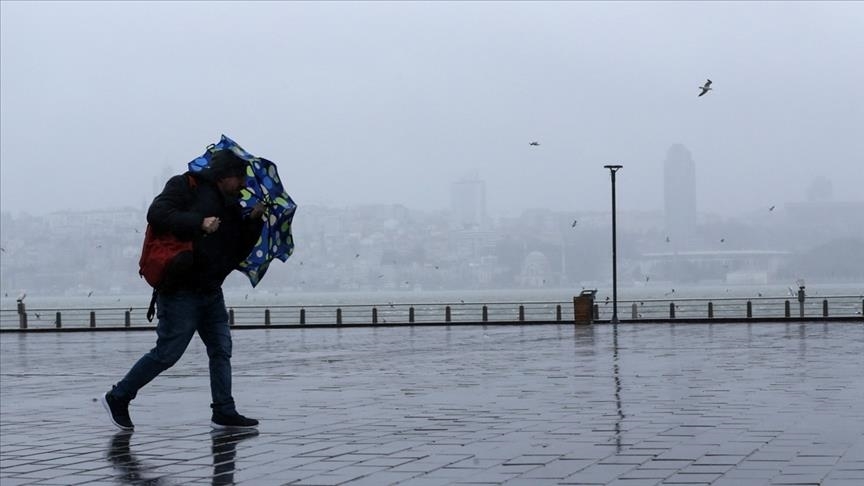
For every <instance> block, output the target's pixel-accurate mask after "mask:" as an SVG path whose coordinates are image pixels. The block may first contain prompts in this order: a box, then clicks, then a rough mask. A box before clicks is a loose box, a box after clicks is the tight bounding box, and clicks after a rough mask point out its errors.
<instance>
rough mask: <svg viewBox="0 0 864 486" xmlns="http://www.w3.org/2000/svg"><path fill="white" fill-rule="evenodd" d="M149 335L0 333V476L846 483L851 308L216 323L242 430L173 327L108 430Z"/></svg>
mask: <svg viewBox="0 0 864 486" xmlns="http://www.w3.org/2000/svg"><path fill="white" fill-rule="evenodd" d="M152 340H153V336H152V335H151V334H150V333H149V332H126V333H122V332H120V333H99V334H96V333H93V334H90V333H75V334H28V335H10V334H4V335H2V339H0V483H2V484H3V485H4V486H6V485H7V484H9V485H16V484H85V483H92V484H124V483H129V484H154V485H155V484H254V485H258V484H262V485H268V484H307V485H311V484H355V485H362V484H369V485H382V484H417V485H431V484H462V483H466V484H510V485H520V484H521V485H545V484H549V485H552V484H610V485H612V484H614V485H620V484H627V485H630V486H641V485H644V484H713V485H721V486H722V485H750V484H823V485H832V484H834V485H853V484H854V485H861V484H864V407H861V405H860V404H861V403H864V380H862V378H861V371H862V369H864V324H859V323H845V324H844V323H828V324H823V323H804V324H799V323H790V324H746V323H741V324H716V325H703V324H699V325H688V324H686V323H676V324H668V325H663V324H649V325H645V324H642V325H631V324H621V325H617V326H612V325H598V326H594V327H587V326H585V327H573V326H565V325H561V326H549V325H545V326H522V327H496V326H488V327H453V328H450V329H448V328H437V327H434V328H423V327H418V328H378V329H375V328H371V329H370V328H363V329H337V330H334V329H310V330H259V331H250V330H246V331H238V332H235V334H234V360H233V363H234V371H235V379H234V383H235V385H234V386H235V398H236V400H237V402H238V406H239V408H240V411H241V412H242V413H244V414H246V415H249V416H253V417H256V418H259V419H261V421H262V423H261V427H260V433H257V434H256V433H251V434H250V433H247V434H239V433H232V432H227V433H226V432H211V431H210V429H209V417H210V416H209V411H210V410H209V401H210V400H209V382H208V379H207V356H206V352H205V350H204V347H203V346H202V345H201V344H200V342H197V341H195V342H194V343H193V345H191V346H190V349H189V351H188V352H187V354H186V356H184V357H183V359H181V361H180V362H179V363H178V364H177V365H176V366H175V367H174V368H172V369H170V370H168V371H167V372H166V373H165V374H163V375H162V376H160V377H159V378H157V379H156V380H155V381H154V382H153V383H151V384H150V385H148V386H147V387H146V388H145V389H144V390H142V392H141V394H140V395H139V397H138V399H137V400H136V401H135V402H133V404H132V407H131V410H130V411H131V413H132V418H133V420H134V421H135V423H136V427H137V430H136V432H135V433H134V434H128V433H121V434H115V433H114V432H115V431H114V430H113V429H112V427H111V426H110V425H109V424H107V423H106V420H105V418H104V417H103V416H102V414H103V413H104V412H103V411H102V410H101V409H100V408H99V407H98V404H95V403H93V402H92V398H93V397H94V396H96V395H97V394H98V393H100V392H102V391H104V390H105V389H106V388H107V387H108V386H110V384H111V383H112V382H113V381H116V379H117V378H119V376H120V374H122V373H123V372H125V371H126V369H127V368H128V367H129V366H130V365H131V364H132V363H133V362H134V360H135V359H137V358H138V357H139V356H140V355H141V354H143V353H144V352H146V351H147V350H148V349H149V348H150V347H151V346H152ZM106 445H107V446H106Z"/></svg>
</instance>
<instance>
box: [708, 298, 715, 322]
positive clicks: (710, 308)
mask: <svg viewBox="0 0 864 486" xmlns="http://www.w3.org/2000/svg"><path fill="white" fill-rule="evenodd" d="M713 318H714V302H708V319H713Z"/></svg>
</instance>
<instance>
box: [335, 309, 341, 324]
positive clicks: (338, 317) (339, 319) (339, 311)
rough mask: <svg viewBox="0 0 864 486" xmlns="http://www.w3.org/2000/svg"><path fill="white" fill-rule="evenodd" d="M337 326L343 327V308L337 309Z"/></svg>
mask: <svg viewBox="0 0 864 486" xmlns="http://www.w3.org/2000/svg"><path fill="white" fill-rule="evenodd" d="M336 325H337V326H341V325H342V308H341V307H337V308H336Z"/></svg>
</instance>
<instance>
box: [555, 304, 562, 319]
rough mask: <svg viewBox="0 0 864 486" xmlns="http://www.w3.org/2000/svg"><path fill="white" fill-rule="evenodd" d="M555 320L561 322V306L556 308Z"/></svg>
mask: <svg viewBox="0 0 864 486" xmlns="http://www.w3.org/2000/svg"><path fill="white" fill-rule="evenodd" d="M555 320H556V321H557V322H561V304H558V305H556V306H555Z"/></svg>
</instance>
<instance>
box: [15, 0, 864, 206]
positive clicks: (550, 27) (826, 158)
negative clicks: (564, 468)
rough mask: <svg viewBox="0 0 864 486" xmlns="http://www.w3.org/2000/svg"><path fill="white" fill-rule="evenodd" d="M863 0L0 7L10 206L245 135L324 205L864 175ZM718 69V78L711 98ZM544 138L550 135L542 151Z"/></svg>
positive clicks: (633, 198) (142, 184)
mask: <svg viewBox="0 0 864 486" xmlns="http://www.w3.org/2000/svg"><path fill="white" fill-rule="evenodd" d="M862 25H864V4H862V3H852V2H849V3H845V2H844V3H819V4H816V3H799V2H794V3H743V2H742V3H720V2H694V3H679V2H670V3H660V4H645V3H624V2H609V3H583V2H579V3H561V2H553V3H536V2H532V3H515V2H507V3H491V2H482V3H463V2H459V3H420V2H404V3H395V2H380V3H343V2H333V3H322V4H312V3H298V2H290V3H288V2H285V3H283V2H249V3H230V2H188V3H178V2H153V3H143V2H142V3H130V2H123V3H119V2H118V3H108V2H93V3H73V2H50V3H34V2H29V3H19V2H6V1H4V2H2V3H0V209H2V210H4V211H12V212H15V213H17V212H22V211H28V212H31V213H37V214H40V213H45V212H50V211H56V210H62V209H75V210H84V209H100V208H114V207H119V206H133V207H140V206H142V205H145V204H147V203H149V201H150V200H151V199H152V197H153V196H154V182H155V183H156V186H158V187H161V184H162V183H163V182H164V177H165V176H166V175H168V174H172V173H180V172H182V171H183V170H185V167H186V163H187V162H188V161H189V160H191V159H193V158H194V157H196V156H198V155H200V154H201V153H202V152H203V150H204V148H205V146H206V145H207V144H210V143H214V142H216V141H217V140H218V139H219V136H220V134H222V133H225V134H227V135H228V136H230V137H232V138H233V139H234V140H236V141H237V142H238V143H240V145H242V146H243V147H244V148H246V149H247V150H249V151H250V152H252V153H254V154H256V155H259V156H263V157H267V158H269V159H271V160H273V161H275V162H276V163H277V164H278V165H279V169H280V173H281V174H282V176H283V178H284V179H285V180H286V182H287V184H286V185H287V188H288V191H289V193H290V194H291V195H292V196H293V197H294V199H295V200H296V201H297V203H298V205H300V207H301V212H298V218H299V217H302V206H303V205H304V204H325V205H331V206H352V205H356V204H366V203H402V204H405V205H407V206H409V207H413V208H418V209H437V208H445V207H447V205H448V202H449V199H448V198H449V188H450V184H451V183H452V182H454V181H456V180H458V179H460V178H461V177H463V176H464V175H466V174H470V173H476V174H477V175H479V176H480V178H482V179H484V180H485V181H486V191H487V198H488V202H489V209H490V211H491V212H493V213H495V212H498V213H507V214H511V213H513V212H514V211H518V210H520V209H521V208H524V207H532V208H539V207H546V208H551V209H559V210H570V209H574V210H575V209H591V210H597V209H602V210H605V209H607V208H608V207H609V201H608V200H609V175H608V172H607V171H605V170H604V169H603V168H602V166H603V165H604V164H607V163H620V164H623V165H624V169H622V170H621V171H620V172H619V174H618V184H619V190H618V197H619V208H621V209H623V210H627V209H656V210H660V209H661V208H662V202H663V193H662V189H663V187H662V185H663V168H662V163H663V160H664V158H665V156H666V151H667V149H668V148H669V146H670V145H672V144H675V143H681V144H684V145H685V146H686V147H687V148H688V149H689V150H690V151H691V152H692V154H693V159H694V160H695V163H696V180H697V197H698V206H699V210H700V211H712V212H718V213H726V214H734V213H738V212H750V211H754V210H762V209H763V208H766V207H768V206H770V205H775V204H776V205H779V204H783V203H784V202H788V201H800V200H804V199H806V192H807V187H808V186H809V184H810V183H811V181H812V180H813V179H814V178H815V177H817V176H820V175H822V176H825V177H827V178H828V179H829V180H830V181H831V182H832V183H833V186H834V187H833V188H834V192H833V193H834V198H835V199H837V200H861V199H862V198H864V195H862V192H864V191H862V190H861V188H862V186H864V140H862V139H864V110H862V107H864V103H862V100H864V94H862V91H861V87H862V84H864V67H862V66H864V63H862V62H861V59H864V28H862ZM706 78H711V79H712V80H713V81H714V84H713V86H714V88H715V91H712V92H710V93H708V94H707V95H706V96H703V97H701V98H697V96H696V95H697V94H698V93H699V89H698V87H699V86H700V85H702V84H703V83H704V81H705V79H706ZM533 140H537V141H539V142H540V143H541V146H539V147H530V146H529V145H528V143H529V142H531V141H533Z"/></svg>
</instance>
